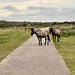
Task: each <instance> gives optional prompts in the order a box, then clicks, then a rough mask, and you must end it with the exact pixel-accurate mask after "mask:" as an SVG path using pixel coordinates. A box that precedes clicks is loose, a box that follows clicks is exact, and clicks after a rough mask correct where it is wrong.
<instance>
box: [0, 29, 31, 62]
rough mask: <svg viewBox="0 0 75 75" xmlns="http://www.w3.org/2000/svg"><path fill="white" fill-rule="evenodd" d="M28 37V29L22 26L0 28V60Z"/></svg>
mask: <svg viewBox="0 0 75 75" xmlns="http://www.w3.org/2000/svg"><path fill="white" fill-rule="evenodd" d="M30 37H31V35H30V31H25V30H24V29H23V28H18V29H9V28H8V29H5V30H3V29H0V62H1V61H2V60H3V59H4V58H5V57H6V56H7V55H8V54H10V53H11V52H12V51H13V50H15V49H16V48H17V47H18V46H20V45H21V44H22V43H23V42H25V41H26V40H28V39H29V38H30Z"/></svg>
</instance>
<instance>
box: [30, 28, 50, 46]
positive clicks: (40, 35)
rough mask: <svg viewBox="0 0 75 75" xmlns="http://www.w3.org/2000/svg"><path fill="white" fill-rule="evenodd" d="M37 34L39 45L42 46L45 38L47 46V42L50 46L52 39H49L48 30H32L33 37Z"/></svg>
mask: <svg viewBox="0 0 75 75" xmlns="http://www.w3.org/2000/svg"><path fill="white" fill-rule="evenodd" d="M33 34H36V36H37V38H38V41H39V45H42V38H45V43H44V44H45V45H46V42H47V44H49V42H50V37H49V32H48V31H47V30H45V31H44V30H40V29H34V28H31V35H33Z"/></svg>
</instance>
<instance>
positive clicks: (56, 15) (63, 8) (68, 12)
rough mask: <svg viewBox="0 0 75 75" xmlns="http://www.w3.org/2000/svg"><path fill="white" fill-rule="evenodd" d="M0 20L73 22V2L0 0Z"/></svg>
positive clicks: (71, 0)
mask: <svg viewBox="0 0 75 75" xmlns="http://www.w3.org/2000/svg"><path fill="white" fill-rule="evenodd" d="M0 20H7V21H34V22H35V21H37V22H38V21H39V22H42V21H43V22H45V21H47V22H51V21H74V20H75V0H0Z"/></svg>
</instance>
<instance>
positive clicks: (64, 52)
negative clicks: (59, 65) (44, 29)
mask: <svg viewBox="0 0 75 75" xmlns="http://www.w3.org/2000/svg"><path fill="white" fill-rule="evenodd" d="M59 28H60V29H61V32H62V33H61V36H62V37H61V39H60V42H55V43H54V44H55V47H56V49H57V50H58V52H59V54H61V56H62V57H63V59H64V61H65V63H66V65H67V67H68V68H69V69H70V74H71V75H75V27H74V26H72V25H71V26H63V27H61V26H59Z"/></svg>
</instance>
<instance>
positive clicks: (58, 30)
mask: <svg viewBox="0 0 75 75" xmlns="http://www.w3.org/2000/svg"><path fill="white" fill-rule="evenodd" d="M49 33H50V34H51V33H52V36H53V42H56V37H57V42H59V38H60V29H54V28H52V27H51V28H50V29H49Z"/></svg>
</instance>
